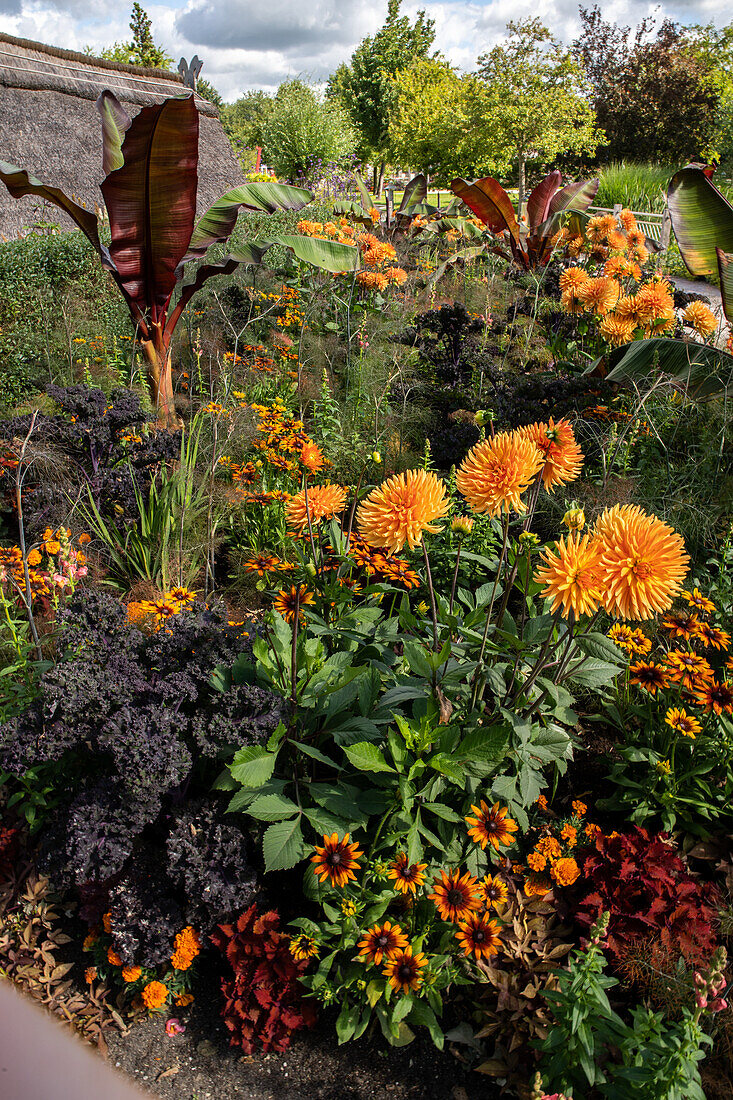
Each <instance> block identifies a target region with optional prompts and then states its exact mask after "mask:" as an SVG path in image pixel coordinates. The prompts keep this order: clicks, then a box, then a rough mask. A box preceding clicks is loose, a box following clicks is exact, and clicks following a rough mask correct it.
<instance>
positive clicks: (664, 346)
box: [586, 337, 733, 400]
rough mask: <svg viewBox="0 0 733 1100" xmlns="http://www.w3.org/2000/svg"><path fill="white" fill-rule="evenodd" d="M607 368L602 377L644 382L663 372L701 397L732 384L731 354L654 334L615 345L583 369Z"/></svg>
mask: <svg viewBox="0 0 733 1100" xmlns="http://www.w3.org/2000/svg"><path fill="white" fill-rule="evenodd" d="M604 368H605V369H606V370H607V372H608V373H607V374H606V376H605V377H606V381H608V382H618V383H621V384H623V383H625V382H626V383H628V382H634V383H637V384H640V385H642V384H644V383H646V382H648V381H650V380H651V379H653V378H654V377H656V376H658V375H660V374H663V375H666V376H667V377H668V378H670V379H672V380H674V381H675V382H677V383H679V385H680V386H683V387H684V388H685V389H686V390H687V392H688V394H689V396H690V397H693V398H695V399H697V400H702V399H703V398H706V397H713V396H715V395H716V394H720V393H723V392H724V391H726V390H729V389H730V388H731V386H733V355H729V354H728V353H727V352H725V351H721V350H720V349H719V348H715V347H711V346H710V345H709V344H694V343H688V342H687V341H686V340H670V339H665V338H664V337H654V338H652V339H649V340H635V341H634V342H633V343H631V344H626V345H625V346H624V347H621V348H615V349H614V350H613V351H612V352H610V353H609V354H608V355H605V356H603V358H602V359H598V360H596V362H595V363H593V365H592V366H591V367H590V368H589V369H588V371H586V373H587V374H588V373H592V372H593V371H598V370H603V369H604Z"/></svg>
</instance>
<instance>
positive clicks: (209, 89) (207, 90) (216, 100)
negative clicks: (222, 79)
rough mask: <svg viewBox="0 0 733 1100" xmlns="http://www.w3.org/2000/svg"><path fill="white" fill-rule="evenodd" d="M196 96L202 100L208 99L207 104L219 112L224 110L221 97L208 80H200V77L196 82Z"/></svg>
mask: <svg viewBox="0 0 733 1100" xmlns="http://www.w3.org/2000/svg"><path fill="white" fill-rule="evenodd" d="M196 94H197V95H200V96H201V98H202V99H208V101H209V103H213V104H214V106H215V107H218V108H219V111H220V112H221V111H222V109H223V108H224V100H223V99H222V97H221V95H220V94H219V92H218V91H217V89H216V88H215V87H214V85H213V84H210V83H209V81H208V80H202V79H201V77H199V79H198V80H197V81H196Z"/></svg>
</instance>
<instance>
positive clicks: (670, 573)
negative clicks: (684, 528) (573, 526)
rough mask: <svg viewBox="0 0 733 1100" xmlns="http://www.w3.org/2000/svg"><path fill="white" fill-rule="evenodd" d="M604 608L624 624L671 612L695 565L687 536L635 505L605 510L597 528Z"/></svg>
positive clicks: (596, 539)
mask: <svg viewBox="0 0 733 1100" xmlns="http://www.w3.org/2000/svg"><path fill="white" fill-rule="evenodd" d="M594 541H597V542H598V543H599V544H600V563H599V577H600V592H601V600H602V603H603V606H604V608H605V609H606V611H608V612H609V613H610V614H613V615H615V616H617V617H619V618H623V619H649V618H651V616H652V615H653V614H654V613H655V612H660V611H666V610H667V609H668V608H669V607H671V606H672V603H673V601H674V598H675V596H677V595H678V593H679V592H680V589H681V588H682V582H683V581H684V579H685V576H686V575H687V570H688V566H689V562H690V558H689V555H688V554H687V553H686V551H685V544H684V541H683V539H682V536H681V535H679V534H677V532H676V531H674V530H673V529H672V528H671V527H670V526H669V524H667V523H663V522H662V520H661V519H657V517H656V516H655V515H647V514H646V513H645V512H643V511H642V510H641V508H639V507H638V505H636V504H616V505H614V507H613V508H606V510H605V511H604V512H603V513H602V514H601V516H600V517H599V518H598V521H597V523H596V534H595V539H594Z"/></svg>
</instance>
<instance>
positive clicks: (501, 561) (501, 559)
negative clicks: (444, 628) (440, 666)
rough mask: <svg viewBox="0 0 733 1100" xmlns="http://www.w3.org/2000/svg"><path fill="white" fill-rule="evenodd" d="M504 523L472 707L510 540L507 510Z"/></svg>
mask: <svg viewBox="0 0 733 1100" xmlns="http://www.w3.org/2000/svg"><path fill="white" fill-rule="evenodd" d="M502 525H503V528H504V537H503V540H502V544H501V554H500V555H499V561H498V563H497V566H496V573H495V574H494V586H493V588H492V589H491V599H490V600H489V609H488V611H487V613H486V624H485V626H484V635H483V638H482V639H481V649H480V651H479V655H478V663H477V664H476V671H475V672H474V674H473V691H472V694H471V709H472V710H473V708H474V707H475V706H476V703H477V702H478V699H479V689H478V677H479V671H480V669H481V665H482V664H483V660H484V653H485V652H486V642H487V640H488V637H489V627H490V625H491V613H492V611H493V609H494V597H495V596H496V586H497V584H498V583H499V574H500V573H501V567H502V565H503V564H504V558H505V556H506V548H507V542H508V541H509V513H508V512H507V513H506V514H505V515H503V516H502Z"/></svg>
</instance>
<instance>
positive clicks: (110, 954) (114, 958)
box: [107, 947, 122, 966]
mask: <svg viewBox="0 0 733 1100" xmlns="http://www.w3.org/2000/svg"><path fill="white" fill-rule="evenodd" d="M107 962H108V963H109V964H110V965H111V966H122V959H121V958H120V956H119V955H118V954H117V952H116V951H115V949H114V948H113V947H108V948H107Z"/></svg>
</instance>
